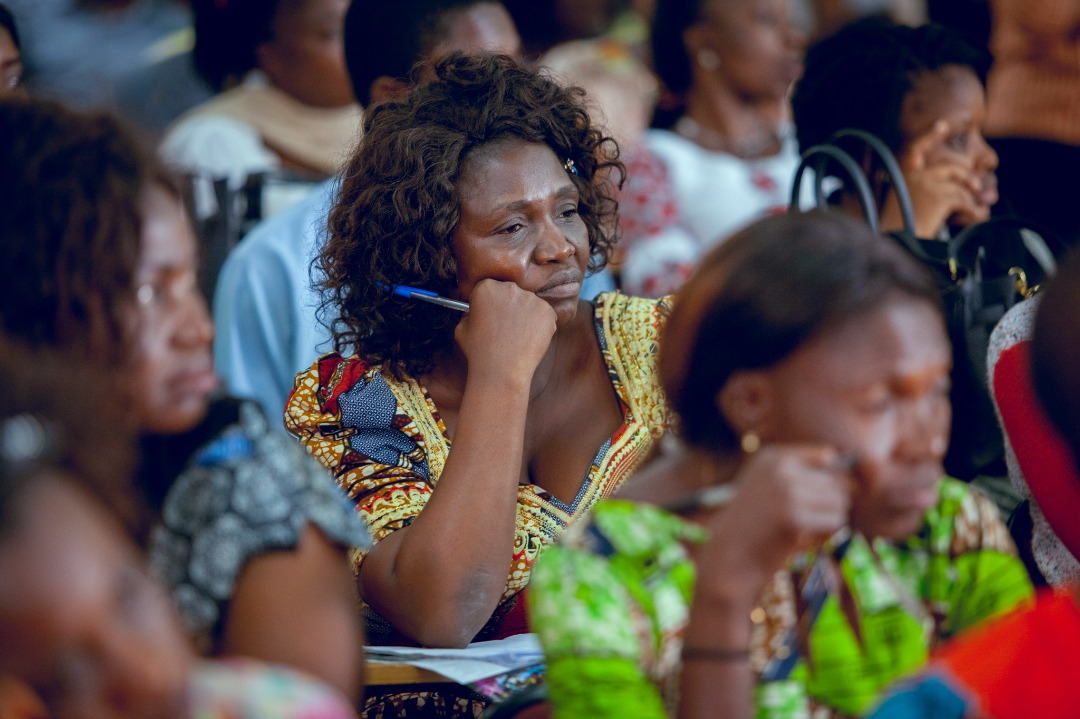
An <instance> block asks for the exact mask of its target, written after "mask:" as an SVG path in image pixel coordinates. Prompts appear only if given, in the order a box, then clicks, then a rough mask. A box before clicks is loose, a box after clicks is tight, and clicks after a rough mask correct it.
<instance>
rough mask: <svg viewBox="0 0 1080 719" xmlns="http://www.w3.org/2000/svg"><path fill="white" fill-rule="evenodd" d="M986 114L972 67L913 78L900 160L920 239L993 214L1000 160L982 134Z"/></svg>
mask: <svg viewBox="0 0 1080 719" xmlns="http://www.w3.org/2000/svg"><path fill="white" fill-rule="evenodd" d="M985 116H986V97H985V93H984V91H983V87H982V83H981V82H979V78H978V77H977V76H976V75H975V73H974V72H972V71H971V70H970V69H969V68H966V67H961V66H958V65H950V66H946V67H944V68H942V69H941V70H939V71H937V72H932V73H925V74H923V75H920V76H919V77H917V78H915V79H914V81H913V87H912V90H911V91H910V92H909V93H908V94H907V96H906V97H905V98H904V104H903V108H902V110H901V115H900V129H901V133H902V134H903V136H904V137H905V138H907V141H906V142H905V145H904V147H902V148H901V149H900V152H899V153H898V159H899V161H900V165H901V168H902V169H903V171H904V178H905V180H906V181H907V184H908V189H909V190H910V191H911V199H912V204H913V205H914V209H915V222H916V231H917V234H918V235H919V236H920V237H934V236H936V235H937V234H938V233H939V232H940V231H941V228H942V227H943V226H944V225H945V224H946V223H950V224H957V225H969V224H973V223H976V222H982V221H983V220H986V219H987V218H988V217H989V216H990V208H991V207H992V206H993V205H994V203H996V202H997V200H998V192H997V176H996V175H995V174H994V171H995V170H996V169H997V164H998V158H997V154H996V153H995V152H994V150H993V149H992V148H991V147H990V146H989V145H988V144H987V143H986V140H985V138H983V135H982V124H983V121H984V119H985ZM883 224H885V226H886V227H889V224H888V223H883ZM889 228H890V229H892V228H891V227H889Z"/></svg>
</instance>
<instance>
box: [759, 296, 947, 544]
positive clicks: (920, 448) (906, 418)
mask: <svg viewBox="0 0 1080 719" xmlns="http://www.w3.org/2000/svg"><path fill="white" fill-rule="evenodd" d="M951 366H952V352H951V350H950V346H949V340H948V336H947V335H946V332H945V326H944V323H943V321H942V319H941V316H940V314H939V313H938V311H937V310H936V309H935V308H934V307H933V306H932V305H931V304H930V303H928V302H926V301H924V300H918V299H911V298H908V297H902V296H897V297H896V298H895V299H892V300H889V301H887V302H886V303H885V304H884V305H882V306H881V307H879V308H878V309H876V310H872V311H870V312H869V313H865V314H863V315H859V316H856V317H854V318H853V319H851V320H849V321H847V322H846V323H844V324H843V325H841V326H839V327H838V328H836V329H834V330H831V331H827V332H825V333H824V334H822V335H821V336H819V337H817V338H816V339H813V340H811V341H810V342H808V343H807V344H805V345H804V346H803V347H801V348H800V349H798V350H797V351H796V352H795V353H794V354H792V355H791V356H790V357H789V358H788V359H786V360H784V361H783V362H781V363H780V364H779V365H777V366H776V367H774V368H772V369H770V370H766V371H765V375H766V377H767V380H768V382H769V385H770V387H771V391H770V393H769V397H770V398H771V401H770V405H771V406H770V410H769V412H768V414H767V415H766V417H767V418H766V420H765V421H764V423H763V427H762V428H761V430H759V431H758V434H760V435H761V437H762V439H763V440H765V441H770V440H771V441H783V442H813V443H825V444H828V445H831V446H833V447H835V448H836V449H837V450H839V451H840V452H841V453H843V454H845V455H850V456H852V457H853V458H855V460H856V466H855V469H854V471H853V475H854V478H855V486H856V489H855V494H854V496H853V499H852V513H851V524H852V527H853V528H855V529H857V530H859V531H861V532H862V533H863V534H864V535H866V536H869V537H873V536H882V537H889V538H895V539H899V538H902V537H906V536H909V535H911V534H913V533H914V532H915V531H917V530H918V528H919V526H920V525H921V523H922V520H923V517H924V515H925V514H926V511H927V510H928V509H929V508H930V507H932V506H933V505H934V504H936V503H937V498H938V484H939V482H940V480H941V477H942V476H943V474H944V469H943V467H942V459H943V458H944V456H945V450H946V449H947V447H948V437H949V424H950V418H951V407H950V405H949V370H950V368H951Z"/></svg>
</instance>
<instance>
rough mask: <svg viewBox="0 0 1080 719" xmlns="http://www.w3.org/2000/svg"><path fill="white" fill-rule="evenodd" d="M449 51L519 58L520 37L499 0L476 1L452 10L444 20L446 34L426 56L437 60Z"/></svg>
mask: <svg viewBox="0 0 1080 719" xmlns="http://www.w3.org/2000/svg"><path fill="white" fill-rule="evenodd" d="M452 52H461V53H464V54H466V55H475V54H478V53H482V52H491V53H499V54H503V55H509V56H511V57H515V58H520V57H521V36H520V35H518V31H517V27H516V26H515V25H514V20H513V18H511V17H510V13H509V12H507V10H506V8H505V7H503V6H502V4H501V3H494V2H490V3H488V2H478V3H476V4H475V5H469V6H468V7H465V8H462V9H461V10H459V11H457V12H454V13H453V14H451V15H450V16H449V18H448V19H447V28H446V36H445V37H444V38H443V39H442V41H441V42H440V43H439V44H438V45H436V46H435V47H433V48H432V49H431V51H430V52H429V53H428V57H430V58H432V59H435V60H437V59H439V58H442V57H445V56H446V55H449V54H450V53H452Z"/></svg>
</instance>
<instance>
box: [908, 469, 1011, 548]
mask: <svg viewBox="0 0 1080 719" xmlns="http://www.w3.org/2000/svg"><path fill="white" fill-rule="evenodd" d="M927 524H928V527H929V532H930V536H931V541H932V542H933V544H934V545H935V549H937V550H939V551H941V552H942V553H946V554H948V555H950V556H953V557H959V556H962V555H964V554H966V553H968V552H977V551H997V552H1003V553H1006V554H1013V555H1014V554H1016V545H1014V544H1013V541H1012V538H1011V537H1010V535H1009V529H1008V527H1007V526H1006V524H1005V522H1004V521H1003V520H1002V518H1001V513H1000V512H999V511H998V508H997V505H996V504H994V502H993V500H991V499H990V497H988V496H987V495H986V494H984V493H983V492H982V491H981V490H980V489H979V488H978V487H975V486H972V485H970V484H967V483H964V482H961V481H959V480H956V479H953V478H951V477H946V478H944V479H943V480H942V481H941V488H940V491H939V499H938V503H937V505H936V506H935V507H934V508H933V509H931V511H930V512H929V513H928V515H927Z"/></svg>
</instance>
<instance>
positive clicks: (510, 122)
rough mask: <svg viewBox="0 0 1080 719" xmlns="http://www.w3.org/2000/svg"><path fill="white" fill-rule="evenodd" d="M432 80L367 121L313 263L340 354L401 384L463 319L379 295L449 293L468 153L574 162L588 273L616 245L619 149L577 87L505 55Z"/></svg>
mask: <svg viewBox="0 0 1080 719" xmlns="http://www.w3.org/2000/svg"><path fill="white" fill-rule="evenodd" d="M418 72H419V69H417V70H414V76H415V75H416V74H417V73H418ZM435 75H436V79H435V80H433V81H431V82H429V83H426V84H419V80H420V78H419V77H414V81H415V82H416V84H415V85H414V87H413V89H412V90H411V91H410V92H409V95H408V97H407V98H406V99H405V100H403V101H400V102H389V103H384V104H381V105H377V106H375V107H373V108H371V110H370V111H369V112H368V113H366V117H365V119H364V132H363V135H362V138H361V140H360V144H359V146H358V147H357V149H356V151H355V153H354V154H353V156H352V158H351V159H350V161H349V163H348V166H347V167H346V169H345V172H344V178H343V181H342V186H341V188H340V190H339V193H338V197H337V202H336V204H335V206H334V208H333V210H332V211H331V212H330V222H329V229H330V235H329V239H328V241H327V243H326V245H325V247H324V248H323V249H322V251H321V253H320V255H319V256H318V257H317V258H316V263H317V266H318V268H319V269H321V271H322V273H323V275H324V279H323V281H322V282H321V285H322V289H323V294H324V302H323V308H322V311H321V312H322V314H323V315H324V316H336V317H337V319H336V320H335V321H334V323H333V325H332V330H333V334H334V344H335V347H336V348H337V349H338V351H344V350H345V349H346V348H348V349H350V350H352V351H356V352H357V353H358V354H359V356H360V357H361V358H362V359H364V360H365V361H367V362H368V363H370V364H372V365H379V364H383V365H385V368H386V369H387V370H388V371H389V373H390V374H391V375H392V376H394V377H398V378H400V377H402V376H403V375H404V374H412V375H421V374H424V373H426V372H428V371H430V369H431V368H432V367H433V366H434V365H435V363H436V361H437V358H438V357H439V355H440V354H441V353H443V352H446V351H448V350H449V349H450V347H452V346H453V345H452V343H453V331H454V327H455V325H456V324H457V321H458V320H459V319H460V317H459V316H458V315H456V314H455V313H453V312H449V311H447V310H445V309H442V308H438V307H432V306H430V305H427V304H424V303H416V302H402V301H400V300H398V299H393V298H392V297H391V296H390V295H389V294H388V293H387V292H386V291H385V288H386V287H387V286H389V285H397V284H404V285H411V286H416V287H423V288H425V289H429V290H433V291H435V292H438V293H439V294H447V293H449V292H451V291H452V290H453V289H454V288H455V287H456V284H457V282H456V275H457V268H456V266H455V261H454V254H453V249H452V247H451V242H450V238H451V235H452V234H453V232H454V229H455V227H456V225H457V223H458V219H459V209H460V198H459V196H458V190H457V182H458V178H459V177H460V174H461V168H462V164H463V163H464V161H465V159H466V157H468V156H469V154H470V153H471V152H473V151H474V150H476V149H477V148H480V147H483V146H485V145H487V144H489V143H491V142H494V141H497V140H502V139H507V138H516V139H520V140H523V141H526V142H536V143H543V144H545V145H547V146H548V147H550V148H551V149H552V151H553V152H554V153H555V154H556V156H558V157H559V158H567V159H569V160H573V162H574V166H575V167H576V168H577V174H576V175H571V177H572V178H573V181H574V183H575V184H576V185H577V187H578V190H579V192H580V204H579V208H578V210H579V213H580V216H581V218H582V220H583V221H584V223H585V226H586V227H587V229H588V234H589V249H590V253H591V260H590V267H592V268H594V269H596V268H600V267H603V266H604V265H605V264H606V263H607V260H608V255H609V253H610V251H611V248H612V247H613V244H614V241H615V234H614V233H615V227H616V222H615V216H616V212H617V209H618V205H617V203H616V201H615V199H614V196H613V193H614V191H615V187H614V185H616V184H621V182H622V176H623V174H624V172H625V170H624V168H623V165H622V163H621V162H619V159H618V147H617V145H616V144H615V141H614V140H612V139H611V138H610V137H607V136H605V135H604V134H603V133H602V132H601V131H600V129H598V128H597V127H596V126H595V125H594V124H593V123H592V121H591V120H590V119H589V115H588V114H587V113H586V111H585V109H584V107H583V102H582V101H583V97H584V91H582V90H581V89H580V88H566V87H562V86H560V85H559V84H557V83H556V82H555V81H553V80H552V79H550V78H548V77H545V76H543V75H540V74H538V73H537V72H534V71H531V70H527V69H524V68H522V67H520V66H519V65H518V64H517V63H515V61H514V60H513V59H511V58H509V57H506V56H493V55H482V56H475V57H466V56H464V55H462V54H460V53H455V54H453V55H450V56H449V57H447V58H446V59H444V60H443V61H441V62H440V63H438V65H437V66H436V68H435Z"/></svg>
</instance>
